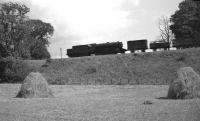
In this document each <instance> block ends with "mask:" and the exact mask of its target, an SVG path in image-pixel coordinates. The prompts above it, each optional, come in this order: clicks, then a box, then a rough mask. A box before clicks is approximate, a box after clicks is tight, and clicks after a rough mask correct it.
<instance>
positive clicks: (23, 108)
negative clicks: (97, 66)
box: [0, 84, 200, 121]
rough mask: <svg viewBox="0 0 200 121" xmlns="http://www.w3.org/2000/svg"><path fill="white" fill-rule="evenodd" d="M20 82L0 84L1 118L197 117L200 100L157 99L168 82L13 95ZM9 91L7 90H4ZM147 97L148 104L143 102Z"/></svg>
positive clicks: (115, 120)
mask: <svg viewBox="0 0 200 121" xmlns="http://www.w3.org/2000/svg"><path fill="white" fill-rule="evenodd" d="M19 87H20V85H14V84H4V85H0V92H1V93H0V107H1V108H0V120H1V121H65V120H66V121H158V120H159V121H183V120H185V121H199V118H200V117H199V109H198V108H197V104H198V103H200V100H167V99H164V100H162V99H157V98H159V97H164V96H166V94H167V89H168V86H161V85H160V86H152V85H148V86H143V85H125V86H122V85H121V86H118V85H115V86H114V85H112V86H111V85H99V86H92V85H86V86H80V85H54V86H50V88H51V89H52V91H53V92H54V96H55V97H54V98H46V99H44V98H34V99H21V98H13V97H14V96H15V95H16V92H17V90H18V89H19ZM8 91H9V93H8ZM147 100H150V101H152V102H153V104H151V105H144V104H143V102H144V101H147Z"/></svg>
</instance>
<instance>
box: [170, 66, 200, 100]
mask: <svg viewBox="0 0 200 121" xmlns="http://www.w3.org/2000/svg"><path fill="white" fill-rule="evenodd" d="M177 74H178V78H177V79H176V80H175V81H174V82H172V83H171V84H170V86H169V90H168V94H167V97H168V98H170V99H191V98H198V97H200V76H199V75H198V74H197V73H196V72H195V71H194V70H193V69H192V68H191V67H184V68H181V69H179V70H178V72H177Z"/></svg>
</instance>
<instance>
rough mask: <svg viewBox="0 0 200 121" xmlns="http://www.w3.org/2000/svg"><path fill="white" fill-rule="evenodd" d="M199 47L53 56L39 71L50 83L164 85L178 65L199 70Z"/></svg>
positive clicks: (170, 78)
mask: <svg viewBox="0 0 200 121" xmlns="http://www.w3.org/2000/svg"><path fill="white" fill-rule="evenodd" d="M199 63H200V48H193V49H185V50H172V51H160V52H150V53H137V54H117V55H105V56H93V57H78V58H67V59H62V60H61V59H54V60H52V62H51V63H50V64H49V66H48V67H43V68H40V70H39V71H40V72H42V73H43V75H44V76H45V77H46V78H47V80H48V82H49V83H51V84H78V85H80V84H81V85H102V84H106V85H126V84H130V85H137V84H145V85H164V84H169V83H170V82H171V81H172V80H174V79H175V78H176V72H177V70H178V69H179V68H180V67H185V66H191V67H192V68H194V70H195V71H196V72H197V73H199V72H200V64H199Z"/></svg>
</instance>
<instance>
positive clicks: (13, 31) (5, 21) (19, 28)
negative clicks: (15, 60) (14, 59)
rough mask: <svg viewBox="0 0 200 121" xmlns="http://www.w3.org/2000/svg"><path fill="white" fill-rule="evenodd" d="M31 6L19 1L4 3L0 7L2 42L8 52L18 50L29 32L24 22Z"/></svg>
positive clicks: (0, 37) (0, 36)
mask: <svg viewBox="0 0 200 121" xmlns="http://www.w3.org/2000/svg"><path fill="white" fill-rule="evenodd" d="M28 12H29V8H28V7H26V6H25V5H23V4H22V5H21V4H18V3H12V2H9V3H3V4H1V9H0V26H1V30H0V31H1V32H0V43H1V44H2V45H3V46H4V47H5V48H6V50H7V51H8V52H10V53H11V54H13V52H14V51H15V52H16V51H18V49H19V47H18V46H19V44H20V42H21V41H23V40H24V37H25V36H26V34H28V31H27V27H26V26H24V22H25V20H26V19H28V17H27V16H26V13H28Z"/></svg>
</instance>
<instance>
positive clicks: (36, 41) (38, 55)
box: [26, 20, 54, 59]
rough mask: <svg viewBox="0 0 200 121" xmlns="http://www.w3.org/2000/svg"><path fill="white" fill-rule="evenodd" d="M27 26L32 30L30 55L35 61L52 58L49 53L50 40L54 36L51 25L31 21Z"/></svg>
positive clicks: (39, 21)
mask: <svg viewBox="0 0 200 121" xmlns="http://www.w3.org/2000/svg"><path fill="white" fill-rule="evenodd" d="M26 25H27V26H28V27H29V28H31V30H30V35H31V38H30V39H29V40H31V41H30V53H31V57H32V58H34V59H45V58H50V54H49V52H48V51H47V46H48V45H49V41H48V39H49V38H50V37H51V36H52V35H53V32H54V28H53V26H51V24H50V23H45V22H42V21H41V20H29V21H27V22H26Z"/></svg>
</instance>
